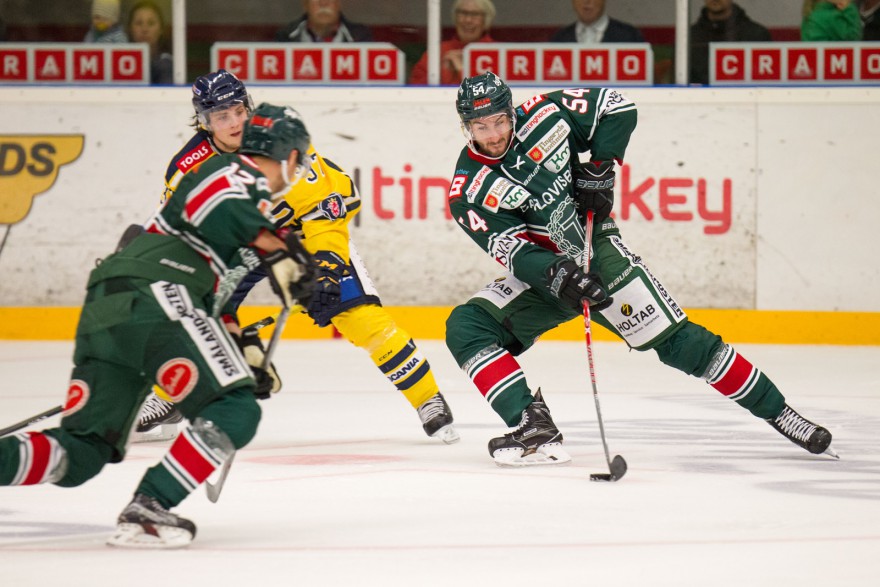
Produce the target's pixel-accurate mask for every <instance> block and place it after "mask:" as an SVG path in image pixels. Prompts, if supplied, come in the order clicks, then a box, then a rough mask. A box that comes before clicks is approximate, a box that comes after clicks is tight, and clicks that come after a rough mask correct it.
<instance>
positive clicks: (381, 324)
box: [141, 69, 459, 444]
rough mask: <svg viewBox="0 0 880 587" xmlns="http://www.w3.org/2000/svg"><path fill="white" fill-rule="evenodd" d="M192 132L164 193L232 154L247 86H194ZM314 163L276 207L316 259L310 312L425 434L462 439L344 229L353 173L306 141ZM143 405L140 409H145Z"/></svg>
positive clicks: (164, 407) (165, 407)
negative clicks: (361, 358)
mask: <svg viewBox="0 0 880 587" xmlns="http://www.w3.org/2000/svg"><path fill="white" fill-rule="evenodd" d="M193 106H194V108H195V111H196V133H195V135H194V136H193V138H192V139H191V140H190V141H189V142H188V143H187V144H186V145H185V146H184V147H183V149H181V150H180V151H179V152H178V153H177V155H176V156H175V157H174V158H173V159H172V161H171V163H170V165H169V167H168V171H167V173H166V178H165V180H166V190H165V196H164V197H165V198H168V197H171V196H172V195H173V192H174V188H175V187H176V185H177V183H179V181H180V178H181V177H182V176H183V175H184V174H186V173H187V172H188V171H189V170H190V169H192V168H193V167H194V166H196V165H198V164H199V163H200V162H202V161H204V160H205V159H207V158H209V157H212V156H213V155H215V154H217V153H223V152H232V151H235V150H237V149H238V147H239V145H240V143H241V129H242V128H243V125H244V121H245V120H246V119H247V115H248V113H249V111H250V110H251V109H252V108H253V101H252V99H251V97H250V95H249V94H248V92H247V90H246V88H245V86H244V84H243V83H242V82H241V81H240V80H239V79H238V78H236V77H235V76H234V75H233V74H231V73H229V72H227V71H225V70H222V69H221V70H218V71H216V72H212V73H209V74H207V75H204V76H201V77H199V78H198V79H197V80H196V81H195V83H194V84H193ZM308 154H309V157H310V158H311V168H310V169H309V170H308V171H307V174H306V175H305V176H304V177H303V179H302V180H300V181H299V182H297V183H296V184H295V185H294V186H293V187H292V188H291V189H290V190H289V191H288V192H287V194H286V195H285V196H284V201H283V202H281V203H280V204H279V205H278V207H277V208H276V209H275V218H276V221H277V225H278V226H288V227H290V228H291V229H292V230H294V231H296V232H297V233H299V235H300V236H301V238H302V239H303V245H304V246H305V247H306V249H307V250H308V251H309V252H310V253H312V254H313V255H314V258H315V261H316V263H317V284H316V291H315V292H314V294H313V295H312V298H311V302H310V303H309V307H308V308H306V311H307V312H308V314H309V316H310V317H311V318H312V319H313V320H314V321H315V323H316V324H317V325H318V326H321V327H325V326H328V325H330V324H332V325H333V326H334V327H335V328H336V329H337V330H338V331H339V332H340V333H341V334H342V335H343V336H344V337H345V338H346V339H347V340H348V341H349V342H351V343H352V344H354V345H356V346H358V347H360V348H362V349H364V350H365V351H366V352H367V353H368V354H369V355H370V358H371V359H372V361H373V363H374V364H375V365H376V367H378V369H379V370H380V371H381V372H382V373H383V375H384V376H385V377H386V378H387V379H388V380H389V381H390V382H391V383H392V384H393V385H394V386H395V387H396V388H397V389H398V390H399V391H400V392H401V393H402V394H403V395H404V397H405V398H406V399H407V401H408V402H409V403H410V404H411V405H412V406H413V408H415V409H416V411H417V413H418V415H419V418H420V420H421V422H422V427H423V429H424V431H425V433H426V434H427V435H428V436H431V437H435V438H439V439H440V440H442V441H443V442H445V443H447V444H450V443H453V442H456V441H457V440H458V439H459V436H458V433H457V431H456V430H455V427H454V425H453V417H452V412H451V410H450V409H449V405H448V404H447V403H446V401H445V399H444V398H443V395H442V394H441V393H440V390H439V389H438V387H437V383H436V381H435V379H434V375H433V373H432V371H431V367H430V365H429V364H428V361H427V359H426V358H425V356H424V355H423V354H422V353H421V351H420V350H419V349H418V347H417V346H416V344H415V342H414V341H413V339H412V337H411V336H410V335H409V334H408V333H407V332H406V331H405V330H403V329H402V328H400V327H399V326H398V325H397V324H396V323H395V322H394V319H393V318H392V317H391V315H390V314H389V313H388V312H387V311H386V310H385V309H384V308H383V307H382V305H381V300H380V298H379V295H378V293H377V292H376V289H375V287H374V286H373V283H372V281H371V280H370V277H369V275H368V274H367V271H366V268H365V267H364V265H363V262H362V261H361V258H360V256H359V255H358V254H357V250H356V249H355V247H354V244H353V243H352V242H351V238H350V234H349V229H348V226H349V223H350V222H351V220H352V218H353V217H354V216H355V215H356V214H357V213H358V212H359V210H360V204H361V202H360V197H359V195H358V193H357V189H356V187H355V185H354V182H352V180H351V178H350V177H349V176H348V175H346V174H345V173H344V172H343V171H342V169H341V168H340V167H339V166H337V165H336V164H334V163H333V162H332V161H330V160H329V159H326V158H324V157H322V156H321V155H320V154H318V152H317V151H316V150H315V148H314V146H313V145H310V146H309V150H308ZM264 276H265V274H264V273H262V272H261V271H260V270H257V271H254V272H252V273H251V274H249V275H248V276H247V277H246V278H245V279H244V280H243V281H242V283H241V284H240V285H239V288H238V290H237V291H236V292H235V294H234V295H233V298H232V299H233V301H234V302H235V303H236V305H238V304H241V302H242V301H243V300H244V298H245V297H246V296H247V294H248V292H249V291H250V289H251V288H252V287H253V286H254V285H256V283H257V282H259V281H260V280H261V279H262V278H263V277H264ZM150 402H152V406H150V405H148V406H146V408H150V407H152V408H154V409H153V413H155V414H159V415H158V416H155V417H153V418H152V419H151V421H149V422H147V421H146V420H145V418H146V417H147V416H148V414H146V413H145V414H142V418H141V423H142V424H144V425H143V426H141V428H146V426H148V425H149V424H152V423H153V422H155V421H162V420H163V419H164V418H167V417H168V416H167V415H166V414H173V413H174V410H173V409H172V406H171V405H170V404H168V403H167V402H166V401H164V400H162V399H160V398H158V397H152V398H150V400H148V404H150ZM146 408H145V409H146Z"/></svg>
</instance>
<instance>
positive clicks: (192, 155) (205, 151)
mask: <svg viewBox="0 0 880 587" xmlns="http://www.w3.org/2000/svg"><path fill="white" fill-rule="evenodd" d="M212 154H213V152H212V151H211V147H210V146H209V145H208V142H207V141H205V142H202V143H200V144H199V146H198V147H196V148H195V149H193V150H192V151H190V152H189V153H187V154H186V155H184V156H183V157H182V158H181V159H180V161H178V162H177V168H178V169H180V170H181V171H183V172H184V173H186V172H188V171H189V170H190V169H192V167H193V165H195V164H196V163H201V162H202V161H204V160H205V159H207V158H208V157H210V156H211V155H212Z"/></svg>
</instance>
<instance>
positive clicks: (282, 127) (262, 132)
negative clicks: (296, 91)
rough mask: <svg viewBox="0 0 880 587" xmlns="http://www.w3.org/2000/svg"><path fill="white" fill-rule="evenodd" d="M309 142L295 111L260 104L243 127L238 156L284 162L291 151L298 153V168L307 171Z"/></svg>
mask: <svg viewBox="0 0 880 587" xmlns="http://www.w3.org/2000/svg"><path fill="white" fill-rule="evenodd" d="M311 140H312V139H311V137H310V136H309V131H307V130H306V125H305V123H303V121H302V118H300V116H299V113H298V112H297V111H296V110H294V109H293V108H291V107H289V106H274V105H272V104H268V103H266V102H263V103H262V104H260V105H259V106H257V108H256V109H255V110H254V113H253V114H252V115H251V117H250V118H249V119H248V121H247V122H245V124H244V131H243V132H242V136H241V148H240V149H239V152H241V153H244V154H249V155H263V156H265V157H270V158H272V159H275V160H276V161H287V158H288V157H289V156H290V152H291V151H293V150H294V149H295V150H297V151H298V152H299V159H298V164H299V166H300V167H303V168H307V167H308V166H307V162H308V161H309V157H308V150H309V144H310V143H311Z"/></svg>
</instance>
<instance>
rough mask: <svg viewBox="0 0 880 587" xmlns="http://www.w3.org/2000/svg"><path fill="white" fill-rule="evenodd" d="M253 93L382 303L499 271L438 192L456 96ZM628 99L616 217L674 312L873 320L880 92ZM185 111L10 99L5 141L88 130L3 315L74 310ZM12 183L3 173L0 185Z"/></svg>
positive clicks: (445, 296) (120, 102)
mask: <svg viewBox="0 0 880 587" xmlns="http://www.w3.org/2000/svg"><path fill="white" fill-rule="evenodd" d="M250 89H251V92H252V94H253V95H254V97H255V100H256V101H257V102H260V101H270V102H276V103H287V104H291V105H293V106H295V107H296V108H297V109H298V110H299V111H300V112H301V113H302V114H303V116H304V118H305V120H306V123H307V126H308V128H309V130H310V132H311V133H312V135H313V139H314V143H315V146H316V148H317V149H318V150H319V151H320V152H321V153H322V154H324V155H325V156H327V157H329V158H330V159H332V160H334V161H335V162H336V163H338V164H339V165H341V166H342V167H343V168H345V169H346V170H348V171H349V172H350V173H352V174H353V175H355V176H356V180H357V182H358V185H359V186H360V191H361V196H362V198H363V207H362V212H361V214H360V218H359V224H358V226H357V227H356V228H355V229H354V235H355V240H356V242H357V244H358V249H359V251H360V253H361V255H362V256H363V257H364V259H365V261H366V263H367V266H368V267H369V268H370V271H371V274H372V277H373V278H374V280H375V282H376V285H377V287H378V288H379V291H380V292H381V293H382V295H383V301H384V302H385V303H386V304H388V305H452V304H456V303H459V302H461V301H463V300H464V299H466V298H467V297H468V296H469V295H470V294H471V293H473V292H474V291H475V290H476V289H478V288H479V287H480V286H481V285H483V282H485V281H486V280H489V279H491V278H493V277H494V276H495V275H496V274H497V273H498V269H497V268H496V266H495V264H494V263H493V262H492V261H490V260H489V258H488V257H487V256H485V255H484V254H483V253H482V252H481V251H480V250H479V249H478V248H477V247H476V245H474V244H473V243H471V242H470V239H468V238H467V237H466V236H465V235H464V233H463V232H462V231H461V230H460V229H458V228H457V227H456V226H454V223H453V222H452V221H451V220H447V219H446V217H445V212H446V204H445V188H444V186H445V185H448V180H449V178H451V176H452V175H453V173H454V170H455V160H456V158H457V156H458V152H459V150H460V148H461V147H462V146H463V144H464V139H463V137H462V135H461V133H460V131H459V124H458V119H457V117H456V115H455V110H454V108H453V105H452V100H453V97H454V89H451V88H441V89H433V88H398V89H378V88H352V87H347V88H334V89H328V88H277V87H260V86H251V88H250ZM536 92H537V90H535V89H522V88H521V89H517V90H516V92H515V98H516V99H517V100H524V99H526V98H528V97H529V96H530V95H532V94H533V93H536ZM625 93H626V94H627V95H628V96H630V97H631V98H633V99H634V100H635V101H636V103H637V105H638V106H639V126H638V128H637V129H636V132H635V134H634V136H633V139H632V142H631V145H630V149H629V151H628V153H627V157H626V167H625V169H624V170H622V171H620V172H619V174H618V187H617V201H616V204H615V210H616V214H617V216H618V219H619V220H620V224H621V228H622V230H623V235H624V238H625V240H626V242H627V243H628V245H629V247H630V248H631V249H632V250H633V251H634V252H636V253H637V254H640V255H643V256H644V257H645V259H646V262H647V263H648V265H649V267H651V269H652V270H653V271H654V273H655V274H656V275H657V276H658V277H659V278H660V279H661V280H662V281H663V282H664V284H665V285H666V286H667V288H668V289H669V290H670V292H672V294H673V295H674V296H675V297H676V298H677V299H678V301H679V303H680V304H682V305H683V306H686V307H707V308H747V309H748V308H754V309H762V310H764V309H766V310H780V309H781V310H842V311H880V275H878V269H877V264H876V263H873V262H871V263H867V264H866V263H865V262H864V261H863V260H862V257H863V255H860V254H859V253H860V251H862V250H866V249H867V250H871V249H872V248H874V247H876V245H877V244H878V237H877V236H876V230H875V227H876V226H877V225H878V223H880V205H878V204H877V203H876V201H875V199H874V198H873V197H872V196H873V194H874V193H875V191H876V188H875V185H874V181H873V179H872V178H870V175H869V172H868V169H870V163H871V154H872V152H873V150H874V148H875V145H876V137H877V136H880V113H878V112H877V106H876V104H877V103H878V98H880V90H877V89H870V88H840V89H821V88H812V89H811V88H799V89H754V88H744V89H721V90H719V89H694V88H687V89H668V88H666V89H664V88H638V89H627V90H625ZM189 99H190V93H189V89H188V88H170V89H169V88H143V89H139V88H18V89H10V88H2V89H0V101H2V103H3V111H4V114H5V116H4V117H3V118H2V121H0V142H9V141H10V140H12V141H13V142H14V139H10V137H11V136H13V135H25V134H26V135H84V137H85V144H84V148H83V151H82V154H81V155H80V156H79V158H78V159H77V160H75V161H74V162H72V163H70V164H67V165H65V166H63V167H61V169H60V172H59V174H58V178H57V181H56V182H55V183H54V185H52V187H51V188H50V189H49V190H48V191H46V192H44V193H42V194H41V195H38V196H36V197H35V198H34V200H33V202H34V205H33V207H32V208H31V210H30V212H29V214H28V216H27V217H26V218H25V219H24V220H23V221H21V222H19V223H18V224H14V225H12V227H11V229H9V233H8V238H7V240H6V243H5V246H4V248H3V250H2V251H0V276H2V279H0V306H16V305H28V306H40V305H48V306H76V305H79V304H80V303H81V301H82V296H83V286H84V283H85V281H86V276H87V273H88V271H89V269H90V267H92V266H93V264H94V260H95V259H96V258H99V257H101V256H104V255H106V254H108V252H109V251H111V250H112V248H113V246H114V244H115V243H116V240H117V239H118V236H119V235H120V234H121V232H122V230H123V229H124V227H125V226H126V225H127V224H129V223H131V222H141V221H143V220H144V219H146V217H148V216H149V214H150V213H151V212H152V211H153V209H154V207H155V205H156V202H157V201H158V197H159V194H160V193H161V190H162V176H163V173H164V169H165V167H166V166H167V163H168V161H169V159H170V157H171V155H172V154H173V153H174V152H176V150H177V149H179V148H180V147H181V146H182V145H183V143H184V142H185V141H186V140H187V139H188V138H189V136H190V135H191V129H190V128H189V127H188V126H187V125H188V123H189V118H190V114H191V107H190V105H189ZM4 169H6V168H4ZM15 181H16V179H15V176H10V175H8V174H4V175H0V189H2V191H3V192H7V193H8V192H9V191H10V190H12V189H13V188H12V186H13V185H14V182H15ZM420 185H422V186H426V188H425V190H424V193H425V194H426V196H427V197H426V200H425V202H426V204H425V208H424V214H423V215H422V216H424V217H420V202H419V186H420ZM725 185H728V186H729V190H728V191H729V194H730V206H729V207H728V209H727V211H726V212H724V210H725V207H724V205H723V193H724V190H725ZM701 192H702V193H703V194H704V197H703V199H702V200H701V198H700V194H701ZM0 209H2V204H0ZM392 215H393V217H390V216H392ZM407 216H409V217H407ZM7 228H9V227H8V225H2V224H0V239H2V237H3V236H4V234H5V233H6V231H7ZM707 231H708V233H707ZM713 231H714V232H715V233H712V232H713ZM401 251H405V252H401ZM854 291H855V292H857V294H858V295H853V292H854ZM259 296H263V300H262V301H265V302H267V303H271V297H270V296H269V295H268V294H267V293H266V292H264V291H263V292H259V293H258V297H257V298H256V299H254V302H256V303H259V302H260V301H261V299H260V297H259Z"/></svg>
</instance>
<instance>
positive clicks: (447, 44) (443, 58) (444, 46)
mask: <svg viewBox="0 0 880 587" xmlns="http://www.w3.org/2000/svg"><path fill="white" fill-rule="evenodd" d="M493 18H495V5H494V4H492V0H455V3H453V5H452V22H453V23H454V24H455V36H454V37H453V38H451V39H448V40H446V41H443V42H441V43H440V83H441V84H442V85H444V86H450V85H456V86H457V85H458V84H460V83H461V80H463V79H464V74H463V72H464V48H465V46H466V45H469V44H470V43H492V42H494V39H492V37H490V36H489V28H490V27H491V26H492V19H493ZM472 73H473V72H472ZM409 83H411V84H414V85H424V84H427V83H428V52H427V51H425V53H424V55H422V58H421V59H419V61H418V63H416V64H415V65H414V66H413V69H412V72H410V76H409Z"/></svg>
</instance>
